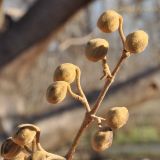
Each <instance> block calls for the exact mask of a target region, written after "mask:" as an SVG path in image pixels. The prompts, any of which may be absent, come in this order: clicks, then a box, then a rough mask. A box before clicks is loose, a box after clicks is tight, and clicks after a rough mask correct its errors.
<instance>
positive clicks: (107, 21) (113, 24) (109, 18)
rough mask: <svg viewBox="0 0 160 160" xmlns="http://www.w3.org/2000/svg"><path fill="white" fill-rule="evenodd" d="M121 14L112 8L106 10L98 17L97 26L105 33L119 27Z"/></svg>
mask: <svg viewBox="0 0 160 160" xmlns="http://www.w3.org/2000/svg"><path fill="white" fill-rule="evenodd" d="M120 18H121V16H120V15H119V14H118V13H117V12H116V11H114V10H108V11H106V12H104V13H102V15H101V16H100V17H99V19H98V21H97V26H98V28H99V29H100V30H101V31H102V32H105V33H111V32H114V31H116V30H117V29H118V28H119V20H120Z"/></svg>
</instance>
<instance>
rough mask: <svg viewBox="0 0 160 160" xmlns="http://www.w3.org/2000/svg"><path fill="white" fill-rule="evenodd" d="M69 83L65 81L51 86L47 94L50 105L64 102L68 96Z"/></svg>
mask: <svg viewBox="0 0 160 160" xmlns="http://www.w3.org/2000/svg"><path fill="white" fill-rule="evenodd" d="M67 86H68V83H67V82H65V81H56V82H54V83H53V84H51V85H50V86H49V87H48V89H47V93H46V98H47V100H48V102H49V103H52V104H56V103H60V102H62V101H63V100H64V98H65V97H66V94H67Z"/></svg>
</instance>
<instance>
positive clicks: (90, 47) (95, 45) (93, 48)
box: [85, 38, 109, 62]
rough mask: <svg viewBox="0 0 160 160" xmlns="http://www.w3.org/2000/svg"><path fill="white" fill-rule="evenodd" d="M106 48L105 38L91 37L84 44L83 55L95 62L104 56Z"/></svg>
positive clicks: (107, 45) (107, 46) (107, 44)
mask: <svg viewBox="0 0 160 160" xmlns="http://www.w3.org/2000/svg"><path fill="white" fill-rule="evenodd" d="M108 48H109V43H108V41H106V40H105V39H101V38H95V39H91V40H90V41H89V42H88V43H87V45H86V48H85V55H86V57H87V58H88V59H89V60H90V61H93V62H97V61H99V60H102V59H103V58H104V57H105V56H106V54H107V51H108Z"/></svg>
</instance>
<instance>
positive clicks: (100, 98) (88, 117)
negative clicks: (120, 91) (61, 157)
mask: <svg viewBox="0 0 160 160" xmlns="http://www.w3.org/2000/svg"><path fill="white" fill-rule="evenodd" d="M128 55H129V54H127V52H126V51H125V50H123V52H122V55H121V58H120V59H119V61H118V63H117V65H116V67H115V69H114V70H113V72H112V77H111V78H107V80H106V82H105V84H104V87H103V89H102V90H101V92H100V94H99V96H98V98H97V101H96V103H95V105H94V107H93V108H92V110H91V111H90V112H89V113H86V116H85V117H84V120H83V123H82V124H81V127H80V129H79V130H78V132H77V135H76V137H75V139H74V141H73V143H72V146H71V148H70V150H69V151H68V153H67V155H66V156H65V157H66V159H67V160H72V157H73V154H74V152H75V150H76V148H77V146H78V143H79V140H80V137H81V136H82V134H83V132H84V131H85V130H86V129H87V128H88V126H89V125H90V124H91V122H93V120H95V119H94V118H93V116H91V115H95V114H96V112H97V110H98V109H99V107H100V105H101V103H102V101H103V99H104V97H105V94H106V93H107V91H108V89H109V87H110V86H111V84H112V83H113V81H114V78H115V76H116V74H117V72H118V71H119V69H120V66H121V64H122V63H123V62H124V60H125V59H126V58H127V57H128Z"/></svg>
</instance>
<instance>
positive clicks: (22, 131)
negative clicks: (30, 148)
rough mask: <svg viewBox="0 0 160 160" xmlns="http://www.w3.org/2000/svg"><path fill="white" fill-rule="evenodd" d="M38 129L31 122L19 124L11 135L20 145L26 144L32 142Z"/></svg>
mask: <svg viewBox="0 0 160 160" xmlns="http://www.w3.org/2000/svg"><path fill="white" fill-rule="evenodd" d="M39 131H40V129H39V128H38V127H37V126H34V125H32V124H22V125H19V126H18V127H17V131H16V133H15V134H14V136H13V140H14V142H16V143H17V144H19V145H21V146H24V145H28V144H30V143H32V142H33V140H34V138H35V137H36V134H37V132H39Z"/></svg>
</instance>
